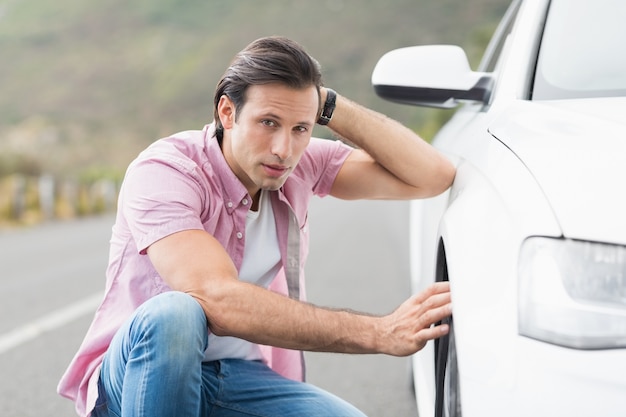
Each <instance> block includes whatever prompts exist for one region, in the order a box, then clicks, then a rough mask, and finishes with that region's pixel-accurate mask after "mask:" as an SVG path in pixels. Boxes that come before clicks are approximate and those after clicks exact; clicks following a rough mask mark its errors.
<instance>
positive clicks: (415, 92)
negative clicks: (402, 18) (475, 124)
mask: <svg viewBox="0 0 626 417" xmlns="http://www.w3.org/2000/svg"><path fill="white" fill-rule="evenodd" d="M372 85H373V86H374V91H375V92H376V94H378V95H379V96H380V97H382V98H384V99H386V100H389V101H394V102H397V103H402V104H411V105H414V106H425V107H437V108H445V109H449V108H454V107H456V106H457V105H458V104H459V102H462V101H477V102H482V103H487V102H488V101H489V98H490V96H491V90H492V88H493V78H492V76H491V75H490V74H489V73H484V72H474V71H472V70H471V68H470V65H469V62H468V60H467V55H466V54H465V51H463V49H462V48H460V47H458V46H454V45H428V46H412V47H407V48H400V49H395V50H393V51H390V52H388V53H386V54H385V55H383V56H382V57H381V58H380V59H379V60H378V63H377V64H376V67H375V68H374V71H373V72H372Z"/></svg>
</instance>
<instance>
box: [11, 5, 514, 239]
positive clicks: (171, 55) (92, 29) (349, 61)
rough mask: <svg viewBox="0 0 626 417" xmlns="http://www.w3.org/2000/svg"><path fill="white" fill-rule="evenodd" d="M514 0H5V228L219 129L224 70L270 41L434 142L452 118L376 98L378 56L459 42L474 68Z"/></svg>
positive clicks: (94, 209) (65, 213) (109, 202)
mask: <svg viewBox="0 0 626 417" xmlns="http://www.w3.org/2000/svg"><path fill="white" fill-rule="evenodd" d="M508 3H510V1H509V0H390V1H387V2H381V1H379V0H319V1H308V0H275V1H258V0H237V1H233V0H211V1H207V0H187V1H185V2H181V1H177V0H134V1H130V2H129V1H126V0H99V1H84V0H0V228H13V227H16V226H23V225H31V224H37V223H40V222H42V221H45V220H51V219H68V218H75V217H81V216H87V215H91V214H95V213H102V212H105V211H110V210H113V209H114V206H115V200H116V192H117V189H118V187H119V183H120V181H121V179H122V177H123V173H124V170H125V168H126V166H127V165H128V163H129V162H130V161H131V160H132V159H133V158H134V157H135V155H136V154H137V153H138V152H139V151H141V150H142V149H143V148H144V147H145V146H146V145H148V144H149V143H150V142H152V141H154V140H156V139H158V138H160V137H163V136H165V135H169V134H171V133H174V132H176V131H180V130H187V129H200V128H202V126H203V125H205V124H207V123H210V122H211V121H212V99H213V90H214V86H215V84H216V83H217V81H218V79H219V77H220V76H221V74H222V73H223V71H224V69H225V68H226V66H227V65H228V62H229V61H230V59H231V58H232V56H233V55H234V54H235V53H237V52H238V51H239V50H241V49H242V48H243V47H245V46H246V45H247V44H248V43H249V42H251V41H252V40H254V39H256V38H259V37H261V36H266V35H284V36H288V37H291V38H293V39H294V40H296V41H298V42H299V43H301V44H302V45H304V46H305V48H306V49H307V50H308V51H309V52H310V53H311V54H312V55H313V56H314V57H316V59H317V60H318V61H319V62H320V63H321V65H322V67H323V73H324V79H325V84H326V85H328V86H332V87H333V88H334V89H336V90H338V91H340V92H341V93H342V94H344V95H346V96H348V97H350V98H352V99H353V100H356V101H358V102H360V103H362V104H364V105H366V106H369V107H371V108H374V109H376V110H379V111H382V112H384V113H386V114H388V115H390V116H391V117H393V118H396V119H398V120H400V121H402V122H403V123H405V124H407V125H408V126H409V127H411V128H413V129H415V130H416V131H418V132H419V133H420V134H421V135H422V136H423V137H424V138H426V139H430V138H431V137H432V135H433V134H434V132H435V131H436V130H437V128H438V127H439V126H440V125H441V123H442V122H443V121H445V120H446V119H447V118H448V117H449V116H450V112H449V111H443V110H424V109H417V108H410V107H406V106H400V105H397V104H391V103H386V102H383V101H382V100H381V99H379V98H377V97H376V96H375V94H374V92H373V90H372V88H371V84H370V76H371V71H372V69H373V68H374V65H375V64H376V61H377V60H378V58H379V57H380V56H381V55H383V54H384V53H385V52H387V51H389V50H391V49H395V48H399V47H403V46H411V45H419V44H429V43H453V44H458V45H461V46H463V47H464V48H465V50H466V52H467V53H468V55H469V56H470V60H471V64H472V66H473V67H474V68H475V67H476V65H477V63H478V62H479V59H480V55H481V54H482V51H483V50H484V48H485V46H486V43H487V41H488V39H489V37H490V35H491V34H492V32H493V30H494V29H495V26H496V24H497V21H498V20H499V18H500V17H501V15H502V14H503V13H504V10H505V8H506V6H507V5H508ZM318 130H319V131H317V130H316V132H315V133H316V135H317V136H327V135H328V132H327V131H326V130H324V129H322V128H318Z"/></svg>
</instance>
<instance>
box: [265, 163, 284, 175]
mask: <svg viewBox="0 0 626 417" xmlns="http://www.w3.org/2000/svg"><path fill="white" fill-rule="evenodd" d="M263 170H264V171H265V173H266V174H267V175H268V176H270V177H274V178H279V177H282V176H283V175H284V174H285V173H286V172H287V171H288V170H289V168H288V167H286V166H282V165H267V164H263Z"/></svg>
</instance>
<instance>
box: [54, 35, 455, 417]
mask: <svg viewBox="0 0 626 417" xmlns="http://www.w3.org/2000/svg"><path fill="white" fill-rule="evenodd" d="M214 104H215V108H214V113H215V114H214V118H215V121H214V123H213V124H211V125H209V126H206V127H205V128H204V129H203V130H202V131H188V132H182V133H179V134H176V135H174V136H172V137H169V138H165V139H162V140H159V141H157V142H155V143H154V144H153V145H151V146H150V147H148V148H147V149H146V150H145V151H144V152H143V153H141V154H140V155H139V157H138V158H137V159H136V160H135V161H134V162H133V163H132V164H131V165H130V167H129V168H128V171H127V174H126V177H125V179H124V183H123V186H122V189H121V191H120V200H119V209H118V214H117V219H116V223H115V226H114V228H113V236H112V239H111V253H110V262H109V266H108V268H107V285H106V294H105V297H104V300H103V302H102V304H101V306H100V307H99V309H98V311H97V312H96V316H95V318H94V321H93V323H92V325H91V327H90V329H89V331H88V333H87V335H86V337H85V340H84V341H83V344H82V346H81V347H80V350H79V352H78V353H77V355H76V357H75V358H74V360H73V361H72V363H71V365H70V367H69V369H68V370H67V372H66V374H65V375H64V377H63V379H62V380H61V382H60V385H59V392H60V393H61V394H62V395H64V396H67V397H69V398H71V399H73V400H75V401H76V409H77V411H78V413H79V414H80V415H83V416H84V415H89V414H90V413H92V410H94V407H95V410H94V411H93V413H92V414H91V415H92V416H123V417H129V416H150V417H155V416H178V417H182V416H209V415H211V416H251V415H254V416H307V415H311V416H312V415H319V416H361V415H362V414H361V413H360V412H359V411H358V410H356V409H355V408H354V407H352V406H351V405H349V404H347V403H346V402H344V401H342V400H340V399H338V398H336V397H334V396H332V395H331V394H328V393H326V392H324V391H322V390H320V389H318V388H316V387H313V386H311V385H309V384H305V383H303V382H301V381H302V380H303V378H304V373H303V363H302V354H301V351H303V350H309V351H329V352H344V353H385V354H389V355H397V356H401V355H410V354H413V353H414V352H416V351H418V350H420V349H421V348H422V347H423V346H424V345H425V343H426V342H427V341H428V340H430V339H434V338H437V337H440V336H442V335H444V334H446V333H447V331H448V328H447V327H446V326H445V325H439V326H433V324H434V323H436V322H438V321H440V320H441V319H443V318H444V317H446V316H448V315H449V314H450V312H451V307H450V295H449V289H448V287H447V285H445V284H438V285H434V286H432V287H431V288H429V289H427V290H425V291H424V292H423V293H421V294H418V295H416V296H415V297H413V298H411V299H409V300H407V301H406V302H404V303H403V304H402V305H401V306H400V307H399V308H398V309H397V310H396V311H394V312H393V313H392V314H390V315H388V316H384V317H373V316H369V315H365V314H358V313H354V312H349V311H335V310H329V309H324V308H319V307H316V306H313V305H310V304H307V303H306V302H304V287H303V284H302V279H303V270H304V263H305V260H306V255H307V249H308V236H307V208H308V202H309V200H310V198H311V197H312V196H313V195H318V196H325V195H328V194H330V195H332V196H335V197H338V198H342V199H357V198H371V199H413V198H420V197H428V196H432V195H436V194H439V193H441V192H442V191H444V190H445V189H447V188H448V187H449V186H450V184H451V182H452V180H453V177H454V173H455V170H454V167H453V166H452V165H451V164H450V163H449V162H448V161H447V160H446V159H445V158H444V157H443V156H442V155H440V154H439V153H438V152H437V151H436V150H434V149H433V148H432V147H431V146H430V145H428V144H427V143H425V142H424V141H422V140H421V139H420V138H419V137H418V136H416V135H415V134H414V133H413V132H411V131H410V130H409V129H407V128H405V127H403V126H402V125H400V124H399V123H397V122H394V121H392V120H390V119H388V118H386V117H384V116H382V115H380V114H378V113H375V112H373V111H371V110H367V109H365V108H363V107H361V106H359V105H357V104H355V103H352V102H350V101H349V100H347V99H346V98H344V97H342V96H340V95H337V94H336V93H335V92H334V91H332V90H330V89H327V88H323V87H321V75H320V71H319V65H318V64H317V62H316V61H315V60H313V59H312V58H311V57H310V56H309V55H308V54H307V53H306V52H305V51H304V50H303V49H302V48H301V47H300V46H299V45H298V44H296V43H295V42H293V41H290V40H288V39H285V38H280V37H269V38H263V39H259V40H257V41H255V42H253V43H252V44H250V45H249V46H248V47H247V48H245V49H244V50H243V51H241V52H240V53H239V54H238V55H237V56H236V57H235V59H234V60H233V62H232V63H231V65H230V67H229V68H228V69H227V70H226V72H225V74H224V76H223V77H222V79H221V81H220V82H219V83H218V85H217V89H216V93H215V100H214ZM316 122H319V123H321V124H327V125H328V127H329V128H330V129H332V130H333V131H334V132H335V133H337V134H338V135H340V136H342V137H344V138H346V139H348V140H349V141H351V142H352V143H354V144H355V145H356V146H357V147H358V149H353V148H352V147H349V146H347V145H345V144H343V143H342V142H339V141H330V140H321V139H312V138H311V133H312V130H313V127H314V126H315V123H316Z"/></svg>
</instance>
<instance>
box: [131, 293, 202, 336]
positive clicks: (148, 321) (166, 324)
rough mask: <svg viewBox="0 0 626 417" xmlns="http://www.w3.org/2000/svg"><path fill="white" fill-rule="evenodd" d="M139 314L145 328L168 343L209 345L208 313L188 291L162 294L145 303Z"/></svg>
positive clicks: (142, 327)
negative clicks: (207, 343)
mask: <svg viewBox="0 0 626 417" xmlns="http://www.w3.org/2000/svg"><path fill="white" fill-rule="evenodd" d="M137 316H138V317H137V318H138V319H139V322H140V323H141V329H142V332H144V333H148V334H151V335H154V336H156V337H160V338H162V340H163V342H164V343H166V344H168V345H174V346H176V345H178V346H189V345H190V343H201V344H203V345H206V340H207V337H208V330H207V320H206V315H205V314H204V310H203V309H202V307H201V306H200V304H199V303H198V302H197V301H196V299H195V298H193V297H191V296H190V295H188V294H186V293H183V292H179V291H169V292H165V293H162V294H159V295H157V296H155V297H153V298H151V299H149V300H148V301H146V302H145V303H144V304H142V305H141V306H140V307H139V309H138V310H137ZM205 347H206V346H205Z"/></svg>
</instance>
